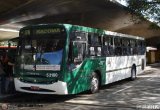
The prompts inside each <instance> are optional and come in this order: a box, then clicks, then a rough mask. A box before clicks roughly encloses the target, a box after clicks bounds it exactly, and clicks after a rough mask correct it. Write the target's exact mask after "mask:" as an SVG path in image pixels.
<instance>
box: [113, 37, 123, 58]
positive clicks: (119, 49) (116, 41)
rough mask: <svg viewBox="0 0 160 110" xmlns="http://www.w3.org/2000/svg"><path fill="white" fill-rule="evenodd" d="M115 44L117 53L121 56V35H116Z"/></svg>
mask: <svg viewBox="0 0 160 110" xmlns="http://www.w3.org/2000/svg"><path fill="white" fill-rule="evenodd" d="M114 45H115V55H117V56H121V55H122V47H121V45H122V39H121V38H119V37H115V39H114Z"/></svg>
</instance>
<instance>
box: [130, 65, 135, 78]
mask: <svg viewBox="0 0 160 110" xmlns="http://www.w3.org/2000/svg"><path fill="white" fill-rule="evenodd" d="M130 79H131V80H132V81H133V80H135V79H136V68H135V67H134V66H133V67H132V69H131V78H130Z"/></svg>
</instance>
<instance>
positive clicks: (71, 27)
mask: <svg viewBox="0 0 160 110" xmlns="http://www.w3.org/2000/svg"><path fill="white" fill-rule="evenodd" d="M53 25H55V26H64V27H65V28H66V29H68V30H71V31H84V32H89V33H97V34H100V35H103V34H106V35H111V36H119V37H126V38H133V39H140V40H144V38H143V37H139V36H133V35H128V34H122V33H118V32H112V31H106V30H103V29H98V28H91V27H86V26H80V25H72V24H61V23H55V24H38V25H30V26H26V27H24V28H22V29H21V30H23V29H28V28H31V27H32V28H36V27H43V26H46V27H51V26H53Z"/></svg>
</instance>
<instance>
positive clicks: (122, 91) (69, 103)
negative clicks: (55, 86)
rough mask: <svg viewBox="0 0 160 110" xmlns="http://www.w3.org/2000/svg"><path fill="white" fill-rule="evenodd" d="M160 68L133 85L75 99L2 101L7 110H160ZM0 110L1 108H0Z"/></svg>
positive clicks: (124, 83) (151, 69) (20, 96)
mask: <svg viewBox="0 0 160 110" xmlns="http://www.w3.org/2000/svg"><path fill="white" fill-rule="evenodd" d="M159 87H160V64H155V65H151V66H148V67H147V68H146V69H145V71H144V72H143V73H142V74H141V75H138V77H137V79H136V80H135V81H129V80H123V81H119V82H116V83H113V84H110V85H106V86H103V87H102V88H101V90H100V91H99V93H96V94H89V93H88V92H84V93H81V94H78V95H69V96H58V95H35V94H21V93H19V94H16V95H13V96H10V97H5V98H1V99H0V100H1V102H0V106H2V105H3V106H6V105H7V106H8V109H9V110H37V109H38V110H135V109H137V110H146V109H147V110H151V109H152V110H160V88H159ZM0 110H1V107H0Z"/></svg>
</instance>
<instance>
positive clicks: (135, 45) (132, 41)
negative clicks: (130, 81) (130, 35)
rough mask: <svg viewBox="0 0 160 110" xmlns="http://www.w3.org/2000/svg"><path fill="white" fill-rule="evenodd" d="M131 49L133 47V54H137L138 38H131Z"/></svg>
mask: <svg viewBox="0 0 160 110" xmlns="http://www.w3.org/2000/svg"><path fill="white" fill-rule="evenodd" d="M130 49H131V55H135V54H137V43H136V40H133V39H131V40H130Z"/></svg>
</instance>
